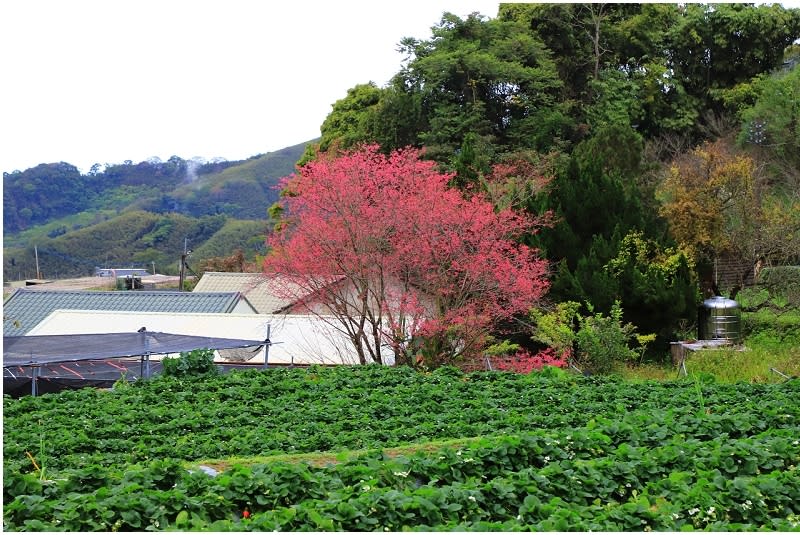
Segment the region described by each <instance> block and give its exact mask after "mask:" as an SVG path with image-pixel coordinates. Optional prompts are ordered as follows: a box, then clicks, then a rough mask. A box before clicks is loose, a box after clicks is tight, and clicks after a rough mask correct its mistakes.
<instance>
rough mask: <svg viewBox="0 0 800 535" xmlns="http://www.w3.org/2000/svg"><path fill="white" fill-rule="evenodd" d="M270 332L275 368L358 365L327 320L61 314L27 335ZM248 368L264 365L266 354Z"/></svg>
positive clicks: (248, 335) (250, 335) (257, 335)
mask: <svg viewBox="0 0 800 535" xmlns="http://www.w3.org/2000/svg"><path fill="white" fill-rule="evenodd" d="M267 325H269V328H270V340H271V341H272V345H271V346H270V348H269V363H271V364H298V365H308V364H328V365H335V364H358V356H357V354H356V353H355V350H354V348H353V346H352V344H351V342H350V340H349V339H348V338H347V337H346V336H344V335H343V334H341V333H340V332H338V331H337V330H336V329H334V328H333V327H331V326H330V325H329V324H327V323H326V318H318V317H315V316H307V315H271V314H247V313H245V314H236V313H230V314H174V313H164V312H117V311H114V312H110V311H91V310H56V311H54V312H52V313H51V314H50V315H49V316H48V317H47V318H45V319H44V320H43V321H42V322H41V323H39V325H37V326H36V327H35V328H33V329H32V330H31V331H30V332H28V333H27V334H28V335H45V334H99V333H118V332H136V331H138V330H139V329H140V328H142V327H145V328H146V329H147V330H148V331H154V332H164V333H172V334H185V335H193V336H209V337H218V338H237V339H244V340H264V339H265V338H266V336H267ZM247 362H248V363H259V364H263V362H264V349H263V348H262V349H261V350H260V351H258V352H257V353H256V354H255V356H254V357H253V358H252V359H250V360H248V361H247Z"/></svg>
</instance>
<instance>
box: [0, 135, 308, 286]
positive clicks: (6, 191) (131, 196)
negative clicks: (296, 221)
mask: <svg viewBox="0 0 800 535" xmlns="http://www.w3.org/2000/svg"><path fill="white" fill-rule="evenodd" d="M311 142H312V141H309V142H308V143H311ZM305 146H306V143H301V144H298V145H294V146H292V147H286V148H284V149H281V150H279V151H275V152H271V153H267V154H262V155H257V156H253V157H251V158H249V159H247V160H244V161H239V162H219V161H217V162H209V163H203V162H197V161H191V160H190V161H187V160H182V159H180V158H178V157H172V158H170V159H169V160H168V161H167V162H162V161H153V160H151V161H145V162H140V163H138V164H133V163H132V162H126V163H124V164H120V165H113V166H107V167H106V168H105V169H103V170H102V171H101V170H99V169H97V168H94V169H92V170H91V171H90V172H89V173H87V174H85V175H83V174H81V173H80V172H78V170H77V168H75V166H73V165H71V164H68V163H64V162H61V163H55V164H41V165H38V166H36V167H33V168H31V169H27V170H25V171H21V172H20V171H15V172H14V173H4V174H3V242H4V243H3V246H4V249H3V256H4V258H3V277H4V279H5V280H13V279H17V278H30V277H32V276H35V273H36V268H35V258H34V246H36V248H37V250H38V253H39V266H40V271H42V272H43V274H44V276H46V277H66V276H75V275H84V274H89V273H92V272H93V270H94V267H95V266H106V265H112V266H114V267H127V266H133V265H136V266H139V267H148V268H150V267H151V266H152V263H153V262H155V263H156V268H157V269H158V271H159V272H162V273H170V272H172V271H176V270H177V262H178V260H179V258H180V253H181V252H182V251H183V246H184V240H187V243H188V244H189V247H190V248H191V249H192V250H193V251H194V252H193V256H192V257H190V265H192V264H193V262H194V263H199V262H200V261H201V260H202V259H204V258H209V257H212V256H225V255H229V254H231V253H232V252H233V251H234V250H235V249H237V248H240V249H242V250H243V251H245V252H246V255H247V256H248V257H251V258H252V257H254V256H255V254H263V253H264V238H265V232H266V229H267V227H268V222H267V208H269V206H270V205H271V204H272V203H273V202H275V200H276V199H277V198H278V191H277V189H276V188H275V185H276V184H277V182H278V180H279V179H280V178H282V177H284V176H286V175H289V174H291V173H292V172H293V171H294V169H295V167H294V165H295V162H297V160H298V159H299V158H300V156H301V155H302V153H303V151H304V149H305Z"/></svg>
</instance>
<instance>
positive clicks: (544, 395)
mask: <svg viewBox="0 0 800 535" xmlns="http://www.w3.org/2000/svg"><path fill="white" fill-rule="evenodd" d="M548 373H550V372H546V373H542V374H531V375H518V374H509V373H497V372H484V373H473V374H466V375H465V374H462V373H461V372H459V371H458V370H456V369H454V368H443V369H440V370H438V371H437V372H435V373H431V374H420V373H415V372H413V371H412V370H409V369H408V368H394V369H392V368H384V367H377V366H374V367H373V366H368V367H342V368H332V369H324V368H319V367H317V368H314V369H306V370H302V369H289V370H268V371H260V372H257V371H250V372H243V373H233V374H230V375H228V376H217V377H206V378H202V379H199V380H198V381H196V382H195V381H193V382H191V384H189V383H185V382H180V381H178V380H175V379H165V380H164V381H151V382H148V383H143V384H141V385H138V386H135V387H133V388H130V389H126V390H124V391H120V392H115V393H113V394H110V393H107V392H100V391H95V390H91V389H85V390H83V391H79V392H65V393H62V394H58V395H45V396H41V397H37V398H25V399H20V400H11V399H10V398H5V399H4V411H3V412H4V423H5V424H6V425H5V431H4V465H5V466H4V474H3V475H4V477H3V490H4V497H3V505H4V507H3V519H4V529H5V530H9V531H17V530H37V531H59V530H64V531H114V530H119V531H124V530H150V531H162V530H190V529H194V530H203V531H211V530H214V531H220V530H222V531H226V530H228V531H230V530H233V531H267V530H279V531H304V530H313V531H334V530H335V531H371V530H375V531H378V530H380V531H384V530H389V531H402V530H424V531H453V530H456V531H490V530H494V531H547V530H561V531H569V530H576V529H580V530H586V531H590V530H591V531H626V530H627V531H635V530H648V529H652V530H654V531H680V530H687V529H694V530H701V529H708V530H714V531H732V530H747V531H757V530H768V531H773V530H778V531H781V530H791V529H796V528H797V515H796V513H795V509H794V507H795V504H796V503H797V502H798V499H800V487H799V486H798V483H797V481H798V478H797V466H796V464H797V459H798V456H800V442H798V440H797V436H798V433H800V427H798V421H800V405H799V404H798V399H800V392H798V383H797V381H790V382H787V383H784V384H774V385H751V384H744V383H740V384H736V385H726V384H719V383H715V382H706V381H700V380H698V381H680V382H674V381H673V382H668V383H653V382H649V383H638V384H626V383H623V382H620V381H619V380H617V379H613V378H586V377H581V376H575V375H571V376H569V378H565V377H564V374H565V373H566V372H563V371H560V374H559V377H550V376H548V375H547V374H548ZM187 386H189V388H188V389H187V388H186V387H187ZM698 399H702V404H703V407H704V409H705V410H704V411H702V412H698V407H697V403H698ZM354 400H358V402H357V403H355V402H354ZM543 406H546V407H547V410H546V411H543V410H541V407H543ZM32 412H35V413H37V414H39V415H41V416H42V417H43V418H45V419H46V420H47V421H48V422H50V425H49V426H48V427H47V429H46V430H45V432H46V440H47V443H48V444H51V445H52V448H53V451H57V452H59V454H58V455H57V456H52V462H53V467H52V468H49V471H50V473H51V474H53V473H54V470H55V471H56V472H55V473H56V476H57V479H54V480H52V481H39V479H38V478H37V477H35V476H33V475H31V473H30V470H29V469H27V468H26V467H25V465H24V463H22V462H18V461H17V460H16V459H17V457H18V456H19V455H20V454H22V456H23V460H24V461H27V459H25V458H24V453H22V452H23V448H25V447H26V446H25V444H27V443H29V442H30V441H31V440H38V438H39V436H40V435H39V434H37V433H36V432H35V430H36V424H35V423H32V422H30V420H31V419H30V417H29V415H30V414H31V413H32ZM587 414H588V415H589V416H588V417H587ZM450 437H460V438H459V439H458V440H448V441H447V442H445V440H447V439H448V438H450ZM398 445H404V447H403V448H402V449H398V448H392V446H398ZM342 448H347V449H348V450H360V451H342ZM301 451H318V452H320V453H319V454H318V455H314V456H305V457H300V460H299V462H298V461H294V462H292V461H291V460H290V459H289V458H287V457H286V456H283V457H282V458H280V459H278V458H274V459H270V458H264V457H261V458H260V459H259V460H258V461H256V462H253V461H252V460H247V459H242V456H247V455H253V454H256V453H257V454H260V455H263V454H265V453H272V454H282V453H297V452H301ZM204 452H210V453H207V454H206V458H207V457H208V456H214V457H217V458H219V457H220V456H222V455H230V454H231V452H233V453H234V454H236V455H237V456H239V459H241V461H237V462H225V461H218V462H206V463H203V464H204V465H205V466H209V465H210V466H213V467H215V468H216V469H218V471H219V473H218V474H217V475H216V476H213V477H212V476H209V475H208V474H206V473H204V471H202V470H200V469H198V464H199V463H197V461H196V460H197V459H199V458H203V456H204V455H203V453H204ZM334 452H337V453H335V454H334ZM181 457H182V458H184V459H186V460H190V461H192V462H191V464H189V465H188V470H187V469H186V468H187V463H183V462H181V460H180V459H181ZM48 460H50V458H49V459H48ZM29 465H30V463H28V466H29ZM26 471H27V472H28V473H26Z"/></svg>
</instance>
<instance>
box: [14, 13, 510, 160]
mask: <svg viewBox="0 0 800 535" xmlns="http://www.w3.org/2000/svg"><path fill="white" fill-rule="evenodd" d="M498 6H499V2H497V1H488V0H425V1H420V0H406V1H404V2H397V1H391V2H390V1H382V0H372V1H352V0H345V1H333V0H331V1H325V2H319V1H313V2H312V1H302V0H283V1H276V0H214V1H211V0H136V1H127V2H123V1H115V0H4V1H3V2H1V3H0V51H1V52H0V75H2V78H0V171H3V172H11V171H13V170H16V169H19V170H24V169H27V168H29V167H33V166H35V165H38V164H40V163H51V162H58V161H65V162H68V163H71V164H73V165H76V166H77V167H78V168H79V169H80V170H81V171H82V172H86V171H88V169H89V167H91V165H92V164H93V163H100V164H105V163H122V162H123V161H125V160H132V161H133V162H140V161H142V160H146V159H148V158H151V157H154V156H156V157H159V158H161V159H162V160H166V159H168V158H169V157H170V156H173V155H177V156H180V157H181V158H186V159H189V158H192V157H196V156H199V157H202V158H205V159H210V158H214V157H222V158H225V159H228V160H239V159H245V158H248V157H250V156H253V155H256V154H261V153H266V152H271V151H274V150H278V149H281V148H283V147H287V146H290V145H294V144H297V143H302V142H304V141H308V140H310V139H313V138H315V137H317V136H319V127H320V125H321V124H322V121H323V120H325V117H326V116H327V115H328V113H329V112H330V110H331V105H332V104H333V103H334V102H335V101H337V100H339V99H341V98H343V97H344V96H345V95H346V94H347V90H348V89H349V88H351V87H353V86H354V85H356V84H359V83H366V82H369V81H374V82H375V83H377V84H378V85H379V86H383V85H385V84H386V82H388V80H389V78H391V76H392V75H394V74H395V73H396V72H397V71H398V70H399V69H400V66H401V63H402V60H403V56H402V55H401V54H400V53H399V52H397V44H398V43H399V42H400V40H401V39H402V38H403V37H405V36H412V37H418V38H429V37H430V28H431V26H434V25H435V24H437V23H438V22H439V21H440V20H441V15H442V13H443V12H444V11H450V12H453V13H455V14H456V15H459V16H461V17H462V18H463V17H465V16H466V15H467V14H469V13H470V12H473V11H477V12H479V13H481V14H483V15H486V16H487V17H490V18H494V17H495V16H496V15H497V9H498Z"/></svg>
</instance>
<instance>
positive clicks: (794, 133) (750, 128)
mask: <svg viewBox="0 0 800 535" xmlns="http://www.w3.org/2000/svg"><path fill="white" fill-rule="evenodd" d="M754 86H755V91H756V92H757V94H758V98H757V100H756V101H755V103H754V104H753V105H752V106H750V107H746V108H744V109H743V110H742V112H741V118H742V121H743V125H742V129H741V132H740V133H739V137H738V140H739V142H740V143H741V144H747V145H751V146H758V147H762V148H763V149H764V150H765V151H767V152H768V153H770V154H771V155H772V156H773V158H774V159H776V160H778V163H781V164H783V165H784V166H788V167H794V168H795V169H796V168H797V167H798V166H800V156H799V155H800V68H797V67H795V68H794V69H792V70H791V71H789V72H782V73H779V74H776V75H774V76H770V77H764V78H760V79H759V80H758V82H756V83H755V84H754Z"/></svg>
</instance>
